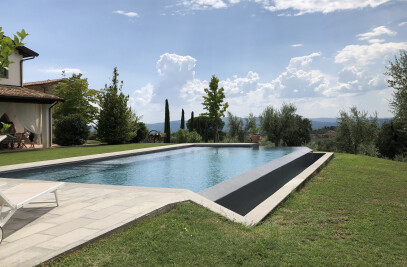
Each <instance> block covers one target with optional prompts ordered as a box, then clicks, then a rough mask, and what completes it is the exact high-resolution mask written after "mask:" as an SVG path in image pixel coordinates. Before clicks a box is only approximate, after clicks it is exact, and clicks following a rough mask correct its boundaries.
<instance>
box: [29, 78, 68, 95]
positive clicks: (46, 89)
mask: <svg viewBox="0 0 407 267" xmlns="http://www.w3.org/2000/svg"><path fill="white" fill-rule="evenodd" d="M65 80H67V79H66V78H61V79H54V80H46V81H38V82H29V83H24V84H23V86H24V87H25V88H28V89H32V90H35V91H38V92H41V93H46V94H52V95H53V94H54V86H55V85H57V84H58V83H60V82H63V81H65Z"/></svg>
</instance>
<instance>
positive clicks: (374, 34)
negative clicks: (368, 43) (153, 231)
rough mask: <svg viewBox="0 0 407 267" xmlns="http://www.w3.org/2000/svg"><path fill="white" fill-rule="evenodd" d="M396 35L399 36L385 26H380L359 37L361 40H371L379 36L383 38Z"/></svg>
mask: <svg viewBox="0 0 407 267" xmlns="http://www.w3.org/2000/svg"><path fill="white" fill-rule="evenodd" d="M396 34H397V32H393V31H391V30H389V29H387V28H386V27H385V26H379V27H377V28H374V29H373V30H372V31H371V32H366V33H361V34H358V35H357V36H358V37H359V40H369V39H371V38H373V37H377V36H381V35H389V36H394V35H396Z"/></svg>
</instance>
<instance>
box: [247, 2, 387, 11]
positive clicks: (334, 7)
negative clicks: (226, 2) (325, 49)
mask: <svg viewBox="0 0 407 267" xmlns="http://www.w3.org/2000/svg"><path fill="white" fill-rule="evenodd" d="M389 1H390V0H357V1H355V0H302V1H298V0H274V1H268V0H254V2H256V3H260V4H261V5H262V6H263V7H264V8H265V9H267V10H269V11H273V12H274V11H286V10H295V11H298V12H297V13H296V14H295V15H303V14H306V13H316V12H320V13H331V12H335V11H341V10H351V9H361V8H365V7H371V8H374V7H377V6H379V5H381V4H384V3H386V2H389ZM288 14H289V13H288Z"/></svg>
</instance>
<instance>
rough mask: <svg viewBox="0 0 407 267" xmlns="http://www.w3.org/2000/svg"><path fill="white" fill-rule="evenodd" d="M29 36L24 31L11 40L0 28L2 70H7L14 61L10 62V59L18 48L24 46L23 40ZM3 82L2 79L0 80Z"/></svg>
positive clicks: (0, 65)
mask: <svg viewBox="0 0 407 267" xmlns="http://www.w3.org/2000/svg"><path fill="white" fill-rule="evenodd" d="M27 36H28V33H26V32H25V30H24V29H22V30H21V31H20V32H17V34H14V38H13V39H11V38H10V37H8V36H5V35H4V32H3V29H2V27H0V69H2V68H7V67H8V66H9V65H10V64H11V63H14V62H13V61H9V57H10V56H11V55H12V54H13V52H14V49H15V48H16V47H20V46H24V43H23V40H24V39H25V38H26V37H27ZM0 80H1V79H0Z"/></svg>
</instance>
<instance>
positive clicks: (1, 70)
mask: <svg viewBox="0 0 407 267" xmlns="http://www.w3.org/2000/svg"><path fill="white" fill-rule="evenodd" d="M0 78H6V79H7V78H8V70H6V69H5V68H0Z"/></svg>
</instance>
